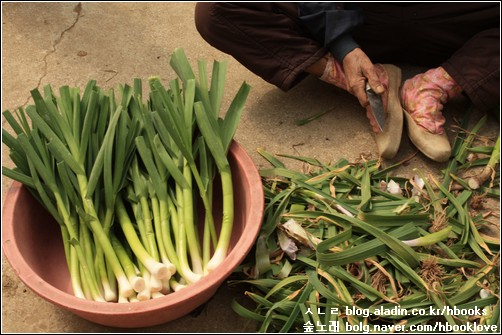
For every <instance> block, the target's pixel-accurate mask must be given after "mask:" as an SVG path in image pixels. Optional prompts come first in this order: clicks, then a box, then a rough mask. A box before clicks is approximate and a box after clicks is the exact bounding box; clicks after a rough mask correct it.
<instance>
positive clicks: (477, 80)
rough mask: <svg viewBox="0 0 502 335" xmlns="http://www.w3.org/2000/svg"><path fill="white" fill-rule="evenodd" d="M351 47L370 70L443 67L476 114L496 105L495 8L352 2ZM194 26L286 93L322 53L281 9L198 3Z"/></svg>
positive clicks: (290, 10)
mask: <svg viewBox="0 0 502 335" xmlns="http://www.w3.org/2000/svg"><path fill="white" fill-rule="evenodd" d="M359 5H360V6H361V8H362V9H363V11H364V18H365V19H364V24H363V25H362V26H360V27H358V28H357V29H356V30H355V31H354V32H353V37H354V39H355V41H356V42H357V43H358V44H359V45H360V47H361V49H362V50H363V51H364V52H365V53H366V54H367V55H368V56H369V57H370V59H371V60H372V61H373V62H374V63H393V64H412V65H420V66H428V67H438V66H443V67H444V69H445V70H446V71H447V72H448V73H449V74H450V75H451V76H452V78H453V79H455V81H456V82H457V83H458V84H459V85H460V86H461V87H462V89H463V90H464V92H465V94H467V96H468V97H469V98H470V99H471V101H472V102H473V103H474V105H475V106H476V107H477V108H479V109H480V110H483V111H486V110H488V109H490V108H493V107H495V106H497V105H498V103H499V98H500V4H499V3H482V2H476V3H474V2H472V3H403V4H397V3H360V4H359ZM195 23H196V26H197V29H198V31H199V33H200V34H201V36H202V37H203V38H204V39H205V40H206V41H207V42H208V43H209V44H211V45H212V46H214V47H215V48H217V49H219V50H221V51H223V52H225V53H227V54H230V55H232V56H233V57H234V58H235V59H236V60H237V61H238V62H240V63H241V64H242V65H244V66H245V67H246V68H248V69H249V70H250V71H252V72H253V73H255V74H256V75H258V76H260V77H262V78H263V79H264V80H266V81H267V82H269V83H271V84H274V85H276V86H277V87H279V88H280V89H282V90H284V91H287V90H289V89H290V88H292V87H293V86H295V85H296V84H297V83H298V82H300V81H301V80H302V79H304V78H305V76H306V75H307V73H306V72H305V69H306V68H308V67H309V66H310V65H312V64H313V63H315V62H317V61H318V60H319V59H320V58H321V57H323V56H324V55H325V54H326V52H327V51H326V49H324V48H323V46H322V45H320V44H319V43H318V42H317V41H315V40H314V39H313V38H312V37H311V36H310V35H309V33H308V32H307V31H306V30H305V29H304V27H303V25H302V23H301V21H300V19H299V18H298V10H297V5H296V4H295V3H285V2H282V3H280V2H266V3H263V2H262V3H260V2H258V3H226V2H219V3H198V4H197V6H196V9H195Z"/></svg>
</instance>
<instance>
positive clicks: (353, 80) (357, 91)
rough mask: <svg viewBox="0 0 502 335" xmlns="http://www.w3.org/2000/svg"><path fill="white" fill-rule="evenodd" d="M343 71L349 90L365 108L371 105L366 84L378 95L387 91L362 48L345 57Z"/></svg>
mask: <svg viewBox="0 0 502 335" xmlns="http://www.w3.org/2000/svg"><path fill="white" fill-rule="evenodd" d="M343 71H344V73H345V78H346V80H347V90H348V91H349V92H350V93H351V94H353V95H354V96H356V97H357V99H358V100H359V103H360V104H361V106H363V107H366V106H368V105H369V101H368V97H367V95H366V91H365V87H366V82H368V83H369V84H370V86H371V88H372V89H373V91H375V92H376V93H377V94H382V93H383V92H384V90H385V88H384V86H383V85H382V83H381V82H380V80H379V79H378V74H377V72H376V70H375V67H374V65H373V63H372V62H371V60H370V59H369V58H368V56H367V55H366V54H365V53H364V52H363V51H362V50H361V49H360V48H356V49H354V50H352V51H351V52H349V53H348V54H347V55H346V56H345V58H344V59H343Z"/></svg>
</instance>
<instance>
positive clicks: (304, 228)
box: [233, 119, 500, 332]
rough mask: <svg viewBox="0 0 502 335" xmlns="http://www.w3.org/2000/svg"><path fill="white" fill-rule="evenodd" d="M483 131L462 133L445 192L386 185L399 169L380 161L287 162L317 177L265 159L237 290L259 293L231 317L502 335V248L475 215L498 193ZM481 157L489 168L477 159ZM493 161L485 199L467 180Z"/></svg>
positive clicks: (332, 328)
mask: <svg viewBox="0 0 502 335" xmlns="http://www.w3.org/2000/svg"><path fill="white" fill-rule="evenodd" d="M484 121H485V119H481V120H480V121H479V123H478V124H477V125H476V126H475V127H474V129H472V130H471V131H470V132H465V131H464V132H459V135H458V138H457V139H456V141H455V143H454V146H453V156H452V159H451V161H450V164H449V166H448V168H447V169H446V170H445V175H444V178H443V180H442V181H441V182H440V181H438V180H437V179H435V178H433V177H432V176H425V175H423V174H422V173H421V172H420V171H416V173H417V175H416V176H415V177H414V178H411V179H407V178H400V177H389V175H390V174H389V170H390V169H392V168H393V167H394V166H393V167H390V168H387V169H382V168H381V166H380V162H378V161H376V160H373V161H363V162H362V163H357V164H350V163H349V162H348V161H346V160H340V161H338V162H336V163H335V164H333V165H325V164H322V163H321V162H319V161H318V160H316V159H311V158H306V157H293V156H286V157H289V158H294V159H297V160H301V161H303V162H304V163H307V164H308V165H309V166H310V171H309V172H307V173H301V172H296V171H291V170H289V169H287V168H286V167H285V165H284V164H283V163H282V162H281V161H280V160H278V159H277V158H276V157H275V156H273V155H271V154H269V153H267V152H265V151H261V152H260V153H261V154H262V156H263V157H264V158H266V159H267V160H268V161H269V162H270V163H271V164H272V165H273V168H271V169H263V170H261V175H262V178H263V184H264V188H265V196H266V208H265V214H264V224H263V227H262V230H261V234H260V236H259V238H258V241H257V244H256V251H255V257H254V259H253V261H251V263H250V264H247V265H244V266H243V267H242V272H241V274H244V275H246V277H247V279H244V280H237V281H234V284H236V283H247V284H248V285H250V287H251V288H252V289H251V290H250V291H248V292H246V295H247V296H248V297H249V298H250V299H251V301H248V303H247V304H243V303H242V301H240V300H235V301H234V302H233V308H234V310H235V311H236V312H237V313H239V314H240V315H241V316H244V317H247V318H251V319H253V320H256V321H258V322H259V323H260V325H261V327H260V331H261V332H274V331H280V332H304V331H307V332H317V331H319V332H320V331H323V332H345V331H348V330H352V331H354V329H359V331H361V330H362V329H361V328H354V327H358V326H364V327H367V328H365V330H368V331H379V330H381V329H386V331H389V330H392V329H394V330H395V329H396V328H392V327H396V326H399V327H403V328H401V329H403V330H410V327H412V325H425V324H436V323H438V322H439V323H443V324H448V325H451V326H452V327H453V326H456V327H459V326H461V325H466V324H467V323H469V322H470V323H471V324H472V323H473V322H476V324H478V325H483V326H490V325H497V326H499V325H500V320H499V314H500V302H499V292H500V287H499V277H498V274H499V271H498V267H499V252H500V245H499V243H500V241H499V239H498V238H494V237H491V236H490V235H489V234H488V233H487V232H486V231H485V229H486V228H490V226H492V225H493V223H490V222H489V220H487V217H486V216H484V215H483V214H482V213H481V212H475V211H474V210H473V209H472V207H474V205H473V201H475V200H476V199H477V200H478V201H479V199H480V197H481V195H483V196H485V197H494V198H498V197H499V190H500V185H499V182H500V173H499V172H498V171H497V170H496V164H498V156H499V152H500V148H499V145H500V144H499V141H498V140H497V141H496V142H495V143H496V144H495V145H494V146H482V147H479V146H473V143H474V139H475V137H476V132H477V131H478V130H479V129H480V128H481V126H482V124H483V122H484ZM466 124H467V120H465V121H464V125H462V126H463V128H464V129H466ZM491 143H494V142H491ZM473 152H478V153H481V152H483V155H484V157H486V158H479V157H482V156H483V155H480V156H478V158H479V159H474V160H472V156H471V155H470V153H473ZM493 157H495V158H493ZM490 158H491V164H492V165H491V166H489V167H488V169H491V170H490V171H491V172H492V173H490V174H489V176H490V178H486V179H485V180H484V181H482V185H481V186H479V188H477V189H473V188H471V187H470V186H469V182H468V181H466V180H464V179H462V178H460V177H459V175H463V173H464V172H466V171H471V169H472V168H473V167H475V166H480V165H483V166H485V169H486V168H487V167H486V165H487V162H488V161H489V160H490ZM489 214H490V213H489V212H488V214H487V215H489ZM495 214H497V213H495ZM495 217H497V216H496V215H495ZM251 303H252V304H253V305H254V306H255V308H249V307H244V306H249V305H250V304H251ZM398 329H399V328H398ZM450 329H454V328H450ZM498 329H499V328H498ZM478 330H479V329H478Z"/></svg>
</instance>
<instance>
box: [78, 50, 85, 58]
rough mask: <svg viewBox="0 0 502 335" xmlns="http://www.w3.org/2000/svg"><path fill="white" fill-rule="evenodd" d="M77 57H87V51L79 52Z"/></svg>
mask: <svg viewBox="0 0 502 335" xmlns="http://www.w3.org/2000/svg"><path fill="white" fill-rule="evenodd" d="M77 56H79V57H85V56H87V51H84V50H80V51H79V52H77Z"/></svg>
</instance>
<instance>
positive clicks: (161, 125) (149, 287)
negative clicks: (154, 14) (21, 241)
mask: <svg viewBox="0 0 502 335" xmlns="http://www.w3.org/2000/svg"><path fill="white" fill-rule="evenodd" d="M170 64H171V66H172V68H173V69H174V70H175V72H176V73H177V75H178V77H179V78H175V79H173V80H171V81H170V82H169V85H168V86H167V87H165V86H164V85H163V84H162V83H161V81H160V79H159V78H150V80H149V91H150V93H149V95H148V97H147V99H146V100H147V101H146V102H144V101H143V98H144V97H143V88H142V82H141V80H139V79H136V80H135V81H134V85H133V87H130V86H128V85H120V86H119V87H118V90H117V92H115V91H114V90H113V89H110V90H104V89H102V88H100V87H98V86H97V85H96V82H95V81H89V83H88V84H87V86H86V88H85V90H84V92H83V94H82V95H81V94H80V90H79V88H70V87H68V86H63V87H61V88H60V90H59V94H57V92H54V91H53V89H52V88H51V86H46V87H45V89H44V95H43V96H42V94H41V93H40V92H39V91H38V90H33V91H32V92H31V93H32V97H33V100H34V105H30V106H28V107H27V108H26V110H24V109H23V108H20V109H19V110H17V111H16V112H15V113H11V112H9V111H5V112H4V116H5V119H6V120H7V122H8V123H9V124H10V126H11V127H12V129H13V130H14V132H15V134H16V135H15V136H12V135H11V134H9V133H8V132H7V131H5V130H3V131H2V135H3V136H2V140H3V142H4V143H5V144H6V145H7V146H8V147H9V148H10V157H11V159H12V161H13V163H14V164H15V166H16V167H15V168H14V169H9V168H3V169H2V173H3V174H5V175H6V176H8V177H10V178H12V179H15V180H18V181H20V182H22V183H23V184H25V185H26V186H27V187H28V189H29V190H30V191H31V192H32V193H33V195H34V196H35V197H36V198H37V199H38V200H39V201H40V202H41V203H42V204H43V205H44V207H45V208H46V209H47V210H48V211H49V212H50V213H51V214H52V216H53V217H54V218H55V220H56V221H57V222H58V223H59V225H60V227H61V232H62V235H63V242H64V247H65V254H66V257H67V263H68V268H69V270H70V273H71V282H72V288H73V291H74V294H75V295H76V296H77V297H81V298H87V299H92V300H95V301H119V302H126V301H138V300H147V299H150V298H155V297H158V296H163V295H165V294H167V293H169V292H170V291H173V290H174V291H176V290H178V289H181V288H183V287H185V286H186V285H189V284H191V283H193V282H196V281H197V280H199V279H200V278H201V277H202V276H204V275H206V274H207V273H209V272H211V271H213V270H214V269H215V268H216V267H217V266H218V265H219V264H221V262H222V261H223V260H224V258H225V257H226V254H227V248H228V245H229V243H230V237H231V232H232V225H233V210H234V209H233V186H232V177H231V171H230V166H229V162H228V160H227V156H226V154H227V151H228V148H229V146H230V144H231V141H232V137H233V135H234V133H235V130H236V128H237V124H238V121H239V119H240V115H241V112H242V109H243V106H244V102H245V100H246V97H247V94H248V92H249V86H248V85H247V84H245V83H244V84H243V85H242V86H241V89H240V90H239V92H238V93H237V94H236V96H235V98H234V100H233V101H232V103H231V105H230V107H229V109H228V110H227V111H226V114H225V118H224V119H220V118H219V113H220V107H221V102H222V98H223V88H224V83H225V63H221V62H215V63H214V65H213V72H212V74H211V82H210V83H209V82H208V79H207V71H206V64H205V62H203V61H200V62H199V78H198V80H197V79H196V77H195V74H194V72H193V71H192V68H191V66H190V64H189V62H188V59H187V58H186V56H185V54H184V52H183V50H182V49H176V50H175V51H174V53H173V54H172V55H171V60H170ZM116 93H117V95H116ZM216 175H218V177H219V178H218V179H215V177H216ZM218 180H219V181H221V190H222V192H221V196H222V199H221V201H218V203H222V204H223V205H222V209H221V212H222V220H221V224H219V225H216V224H215V222H214V219H213V212H212V211H213V181H218ZM196 201H200V202H201V206H200V207H201V208H203V209H204V211H203V212H202V213H199V212H198V211H197V210H196V209H197V205H196ZM199 219H200V221H203V225H204V229H199V228H198V226H199ZM216 227H220V228H221V229H217V228H216ZM217 232H218V233H217Z"/></svg>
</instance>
